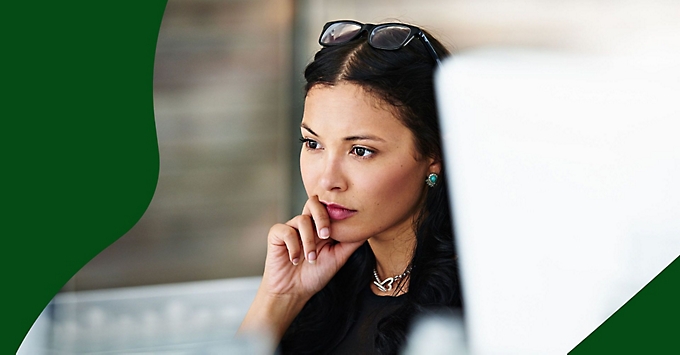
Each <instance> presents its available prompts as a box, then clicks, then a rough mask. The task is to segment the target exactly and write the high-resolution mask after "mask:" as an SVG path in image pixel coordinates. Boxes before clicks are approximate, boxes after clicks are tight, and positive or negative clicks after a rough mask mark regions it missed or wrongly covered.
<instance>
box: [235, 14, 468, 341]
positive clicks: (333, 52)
mask: <svg viewBox="0 0 680 355" xmlns="http://www.w3.org/2000/svg"><path fill="white" fill-rule="evenodd" d="M319 42H320V43H321V44H322V45H323V46H324V48H322V49H321V50H320V51H319V52H318V53H317V54H316V56H315V58H314V61H313V62H312V63H311V64H309V65H308V66H307V69H306V70H305V77H306V79H307V85H306V92H307V95H306V99H305V108H304V115H303V118H302V123H301V133H302V139H301V141H302V145H303V146H302V150H301V153H300V170H301V173H302V179H303V183H304V186H305V190H306V192H307V195H308V196H309V199H308V200H307V203H306V204H305V206H304V209H303V211H302V214H300V215H299V216H296V217H294V218H293V219H291V220H290V221H288V222H286V223H285V224H277V225H275V226H273V227H272V228H271V230H270V232H269V236H268V249H267V259H266V263H265V271H264V275H263V279H262V283H261V285H260V288H259V290H258V292H257V296H256V298H255V301H254V302H253V304H252V306H251V308H250V310H249V311H248V314H247V315H246V318H245V319H244V321H243V324H242V326H241V330H242V331H245V330H252V329H264V328H266V329H269V330H270V331H271V332H272V334H273V335H274V337H275V339H276V340H277V341H278V340H280V349H281V350H282V352H283V353H314V354H317V353H333V352H335V353H384V354H391V353H396V352H397V351H398V350H399V349H400V347H401V346H402V345H404V342H405V335H406V334H407V332H408V330H409V326H410V325H411V322H412V320H413V319H414V316H416V315H418V314H420V313H422V312H424V311H426V310H429V309H439V308H453V307H460V296H459V287H458V279H457V270H456V261H455V251H454V245H453V236H452V230H451V219H450V213H449V204H448V196H447V189H446V182H445V179H444V178H443V175H444V174H445V171H444V166H443V161H442V153H441V139H440V132H439V124H438V120H437V112H436V105H435V98H434V91H433V82H432V80H433V77H432V76H433V72H434V70H435V68H436V66H437V65H438V64H439V58H440V57H442V56H446V55H448V54H449V53H448V51H447V50H446V49H445V48H444V47H443V46H442V45H441V44H440V43H439V42H438V41H436V40H434V38H432V36H431V35H429V34H427V33H425V32H424V31H421V30H420V29H418V28H417V27H414V26H409V25H404V24H382V25H371V24H361V23H358V22H354V21H334V22H329V23H327V24H326V25H325V26H324V29H323V31H322V34H321V37H320V40H319Z"/></svg>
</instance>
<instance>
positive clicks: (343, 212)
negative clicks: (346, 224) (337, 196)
mask: <svg viewBox="0 0 680 355" xmlns="http://www.w3.org/2000/svg"><path fill="white" fill-rule="evenodd" d="M322 203H323V204H324V205H326V211H328V216H329V217H330V218H331V220H334V221H341V220H343V219H347V218H350V217H352V216H354V214H356V213H357V211H356V210H351V209H349V208H347V207H345V206H343V205H338V204H336V203H326V202H322Z"/></svg>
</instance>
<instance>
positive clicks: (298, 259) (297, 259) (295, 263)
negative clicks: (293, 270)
mask: <svg viewBox="0 0 680 355" xmlns="http://www.w3.org/2000/svg"><path fill="white" fill-rule="evenodd" d="M292 262H293V265H295V266H297V264H298V263H299V262H300V258H295V259H293V260H292Z"/></svg>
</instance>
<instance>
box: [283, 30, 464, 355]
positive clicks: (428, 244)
mask: <svg viewBox="0 0 680 355" xmlns="http://www.w3.org/2000/svg"><path fill="white" fill-rule="evenodd" d="M426 35H427V37H428V39H429V40H430V42H431V43H432V45H433V46H434V48H435V50H436V51H437V53H438V54H439V56H440V58H444V57H446V56H448V55H449V52H448V51H447V50H446V48H444V46H442V44H441V43H440V42H439V41H437V40H436V39H435V38H434V37H432V36H431V35H430V34H429V33H427V32H426ZM435 66H436V63H435V61H434V59H433V58H432V57H431V55H430V54H429V53H428V52H427V50H426V48H425V47H424V45H423V43H422V42H421V41H420V40H418V39H417V38H414V39H413V40H412V41H411V42H410V43H409V44H408V45H406V46H405V47H404V48H401V49H399V50H394V51H386V50H379V49H375V48H373V47H371V46H370V45H369V44H368V42H367V41H366V37H365V36H363V37H360V38H358V39H356V40H353V41H351V42H349V43H347V44H343V45H339V46H334V47H326V48H323V49H321V50H320V51H319V52H317V53H316V55H315V57H314V61H312V62H311V63H310V64H309V65H308V66H307V68H306V70H305V78H306V80H307V84H306V86H305V91H306V92H309V90H310V89H311V88H313V87H315V86H318V85H323V86H333V85H336V84H339V83H342V82H346V83H352V84H355V85H358V86H360V87H361V88H362V89H364V91H366V92H367V93H369V94H371V95H373V96H374V97H375V98H377V99H378V100H380V101H381V102H383V103H384V104H386V105H385V107H388V108H393V109H394V110H395V111H394V113H395V115H396V116H397V118H399V119H400V120H401V122H402V123H403V124H404V125H405V126H406V127H407V128H409V129H410V130H411V132H412V133H413V137H414V139H415V146H416V148H417V150H418V152H419V153H420V154H421V156H424V157H432V158H435V159H437V160H440V161H442V160H443V159H442V149H441V135H440V129H439V120H438V117H437V107H436V102H435V95H434V86H433V73H434V69H435ZM445 176H446V172H445V169H444V165H443V161H442V170H441V174H440V178H439V179H438V181H437V185H436V186H435V187H433V188H430V189H428V191H427V195H426V197H425V201H424V204H423V207H422V208H421V211H420V214H419V216H418V218H417V220H416V223H415V225H414V230H415V235H416V239H417V241H416V246H415V250H414V254H413V259H412V260H411V266H412V271H411V273H410V275H409V285H408V293H406V294H405V295H404V297H406V299H405V302H404V303H403V304H402V305H401V306H400V307H399V308H397V309H396V310H395V311H394V312H393V313H391V314H390V315H388V316H386V317H385V318H383V319H382V320H381V321H380V323H379V324H378V332H377V335H376V339H375V347H376V350H377V352H378V353H381V354H394V353H397V352H398V351H399V350H400V348H401V347H402V346H403V345H404V343H405V338H406V335H407V332H408V331H409V328H410V326H411V323H412V321H413V319H414V316H416V315H418V314H420V313H423V312H427V311H430V310H433V309H440V308H460V307H461V298H460V287H459V282H458V269H457V260H456V251H455V246H454V240H453V231H452V223H451V214H450V208H449V199H448V191H447V186H446V179H445V178H444V177H445ZM423 183H424V182H423ZM374 266H375V257H374V256H373V252H372V251H371V249H370V246H369V245H368V243H365V244H364V245H363V246H361V247H360V248H359V249H358V250H357V251H356V252H354V254H352V256H351V257H350V258H349V260H348V261H347V263H346V264H345V265H344V266H343V267H342V268H341V269H340V271H339V272H338V273H337V274H336V275H335V276H334V277H333V279H332V280H331V281H330V282H329V283H328V285H326V287H325V288H324V289H322V290H321V291H320V292H318V293H317V294H316V295H314V296H313V297H312V298H311V299H310V300H309V302H307V304H306V305H305V307H304V308H303V310H302V311H301V312H300V314H299V315H298V316H297V317H296V319H295V320H294V321H293V323H292V324H291V326H290V327H289V328H288V330H287V331H286V333H285V334H284V336H283V339H282V340H281V344H280V347H279V349H280V350H281V351H282V352H283V353H285V354H287V353H293V354H321V353H324V352H327V351H329V350H330V349H333V348H334V347H335V346H336V345H337V344H339V343H340V342H341V341H342V339H343V338H344V336H345V335H346V334H347V332H348V331H349V329H350V327H351V325H352V322H353V321H354V320H355V319H356V317H357V313H358V311H357V308H358V305H357V304H356V300H358V299H360V296H359V295H360V292H361V291H362V290H363V289H365V287H367V285H368V284H369V283H370V280H372V278H373V274H372V271H373V267H374Z"/></svg>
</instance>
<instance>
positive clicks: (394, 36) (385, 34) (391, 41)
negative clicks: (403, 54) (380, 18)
mask: <svg viewBox="0 0 680 355" xmlns="http://www.w3.org/2000/svg"><path fill="white" fill-rule="evenodd" d="M410 35H411V29H410V28H408V27H407V26H401V25H388V26H378V27H376V28H375V29H374V30H373V31H372V32H371V36H370V38H369V39H368V40H369V42H370V43H371V45H372V46H373V47H375V48H378V49H387V50H395V49H399V48H401V46H403V45H404V43H406V41H407V40H408V39H409V36H410Z"/></svg>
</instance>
